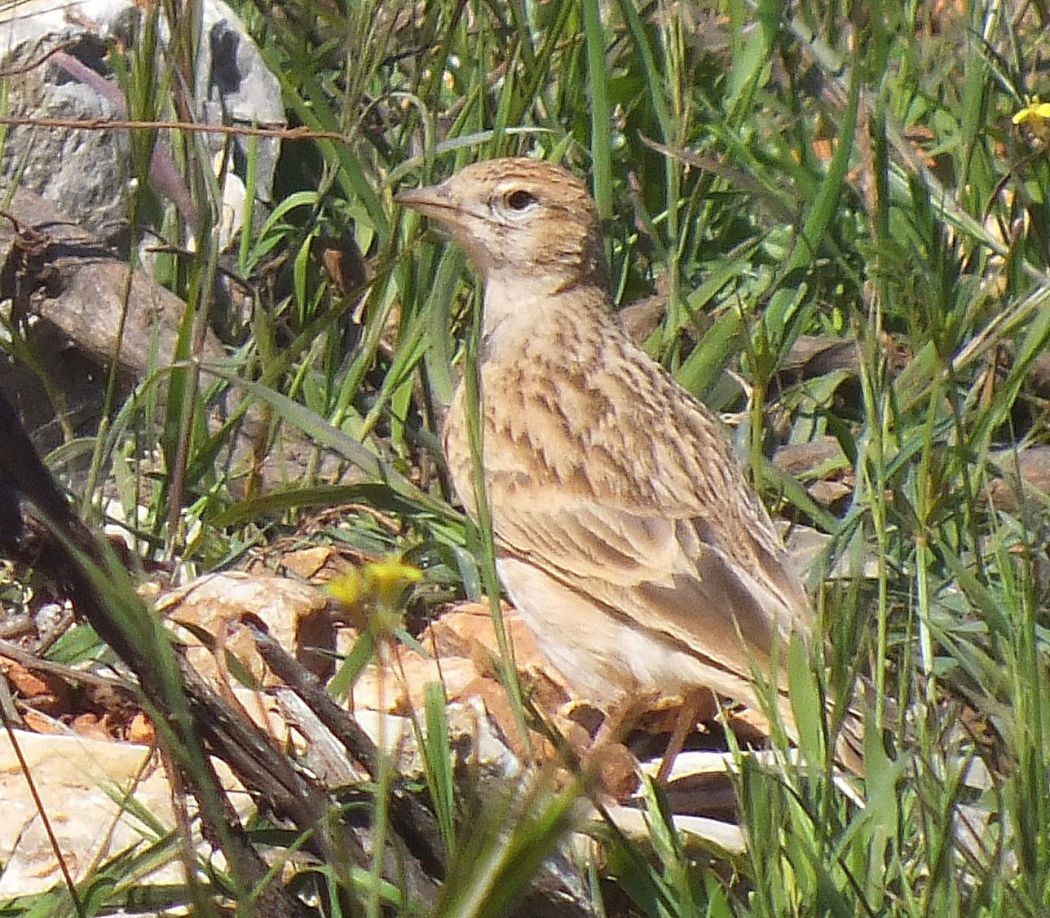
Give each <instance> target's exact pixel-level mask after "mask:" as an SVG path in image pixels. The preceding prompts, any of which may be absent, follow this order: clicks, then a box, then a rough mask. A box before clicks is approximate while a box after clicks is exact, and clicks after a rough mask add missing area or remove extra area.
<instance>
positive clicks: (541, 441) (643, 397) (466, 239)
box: [397, 159, 813, 734]
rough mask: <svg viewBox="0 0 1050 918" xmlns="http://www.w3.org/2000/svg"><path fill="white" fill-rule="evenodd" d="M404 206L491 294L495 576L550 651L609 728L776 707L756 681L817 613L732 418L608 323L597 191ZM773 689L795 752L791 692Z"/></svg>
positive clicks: (481, 172)
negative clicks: (751, 473)
mask: <svg viewBox="0 0 1050 918" xmlns="http://www.w3.org/2000/svg"><path fill="white" fill-rule="evenodd" d="M397 200H398V201H399V202H400V203H401V204H403V205H404V206H406V207H411V208H414V209H415V210H418V211H420V212H421V213H423V214H425V215H426V216H428V217H432V218H434V219H436V220H438V221H439V222H440V223H442V224H443V225H444V226H445V228H446V229H447V230H448V231H449V233H450V234H451V235H452V237H453V239H455V241H456V242H458V243H459V244H460V245H461V246H462V247H463V248H464V249H465V250H466V252H467V254H468V255H469V256H470V259H471V261H472V262H473V263H474V265H475V267H476V268H477V269H478V271H479V272H480V273H481V275H482V278H483V280H484V283H485V303H484V311H485V313H484V324H483V346H482V355H481V361H480V375H481V388H482V396H483V408H482V419H483V434H482V435H483V443H484V446H483V450H484V451H483V465H484V469H485V476H486V481H485V483H486V487H487V491H488V500H489V503H490V506H491V510H492V518H493V528H494V531H495V536H496V540H497V545H498V548H499V551H500V559H499V562H498V565H499V572H500V576H501V578H502V580H503V583H504V586H505V587H506V589H507V592H508V594H509V595H510V598H511V599H512V601H513V602H514V604H515V605H516V606H517V607H518V609H519V611H520V612H521V614H522V615H523V617H524V618H525V620H526V621H527V622H528V623H529V625H530V626H531V628H532V630H533V631H534V632H535V633H536V637H537V639H538V641H539V643H540V645H541V646H542V647H543V649H544V651H545V652H546V653H547V654H548V655H549V657H550V658H551V660H552V662H553V663H554V664H555V665H556V666H557V667H558V669H559V670H561V673H562V675H563V676H565V677H566V678H567V679H568V680H569V682H570V683H572V684H573V685H575V686H576V687H577V688H578V690H579V691H580V693H581V694H582V695H583V696H584V697H586V698H587V699H588V700H590V701H592V702H594V703H595V704H597V705H599V706H600V707H603V708H605V709H606V710H607V711H609V710H612V709H614V708H615V707H616V706H618V705H623V704H624V703H625V702H628V701H629V700H630V699H631V698H632V697H637V696H642V695H650V694H652V693H654V692H658V693H660V694H663V695H669V696H670V695H683V696H684V695H687V694H689V693H690V692H692V691H695V690H696V689H699V688H702V687H706V688H709V689H712V690H714V691H716V692H718V693H719V694H721V695H724V696H727V697H730V698H733V699H736V700H739V701H743V702H745V703H747V704H749V705H750V706H752V707H756V708H761V706H760V704H759V702H758V698H757V697H756V691H755V688H754V684H753V680H752V673H753V671H756V670H757V671H758V672H760V673H764V674H770V673H771V672H772V670H773V669H775V668H776V667H773V666H772V665H771V659H770V658H771V653H772V652H773V650H774V648H777V647H779V648H780V649H781V650H782V651H786V647H787V645H788V641H789V640H790V638H791V636H792V635H796V636H798V637H800V638H801V639H803V640H805V641H808V640H810V638H811V630H812V625H813V613H812V607H811V606H810V603H809V600H808V598H807V597H806V594H805V591H804V590H803V588H802V585H801V583H800V582H799V579H798V575H797V574H796V572H795V570H794V568H793V565H792V563H791V561H790V560H789V559H788V556H787V554H786V552H785V549H784V546H783V544H782V542H781V540H780V537H779V536H778V535H777V533H776V531H775V530H774V528H773V525H772V523H771V522H770V519H769V516H768V514H767V513H766V510H765V508H764V507H763V506H762V503H761V502H760V501H759V499H758V497H757V495H756V494H755V492H754V490H753V489H752V488H751V487H750V485H749V484H748V482H747V481H746V479H745V477H744V475H743V473H742V471H741V469H740V467H739V465H738V464H737V462H736V460H735V459H734V457H733V456H732V455H731V453H730V451H729V448H728V446H727V443H726V440H725V436H724V433H723V431H722V429H721V426H720V424H719V422H718V421H717V419H715V417H714V416H713V415H712V414H711V412H710V411H709V410H708V409H707V408H706V407H705V406H704V405H702V404H701V403H700V402H699V401H697V400H696V399H694V398H693V397H692V396H690V395H689V394H688V393H687V392H686V391H685V390H684V389H682V388H681V387H680V386H679V385H678V384H677V383H676V382H675V381H674V379H672V377H671V376H669V375H668V374H667V373H666V372H665V371H664V369H663V368H662V367H660V366H659V365H658V364H657V363H655V362H654V361H653V360H651V359H650V358H649V357H648V356H647V355H646V354H645V353H644V352H643V351H642V350H641V349H640V348H639V347H637V346H636V345H635V344H634V343H633V342H632V341H630V340H629V339H628V337H627V336H626V335H625V334H624V332H623V331H622V330H621V328H620V326H619V325H618V323H617V322H616V321H615V319H614V318H613V316H612V315H611V313H610V307H611V294H610V290H609V282H608V271H607V268H606V264H605V257H604V251H603V246H602V237H601V231H600V224H599V219H598V214H597V211H596V209H595V206H594V203H593V201H592V199H591V197H590V195H589V194H588V193H587V190H586V189H585V187H584V186H583V184H582V183H581V182H580V181H579V180H578V179H577V178H575V177H574V176H573V175H572V174H571V173H569V172H568V171H566V170H565V169H563V168H561V167H559V166H555V165H551V164H549V163H542V162H536V161H533V160H529V159H500V160H493V161H489V162H482V163H478V164H476V165H472V166H467V167H466V168H464V169H462V170H461V171H460V172H458V173H457V174H456V175H454V176H453V177H452V178H451V179H449V180H448V181H446V182H444V183H443V184H441V185H437V186H434V187H431V188H422V189H419V190H417V191H409V192H404V193H402V194H400V195H398V198H397ZM464 399H465V392H464V386H463V385H462V384H461V385H460V387H459V389H458V390H457V391H456V393H455V396H454V398H453V401H452V406H451V408H450V410H449V414H448V418H447V420H446V422H445V431H444V442H445V451H446V455H447V458H448V464H449V470H450V472H451V475H452V480H453V483H454V485H455V487H456V490H457V492H458V494H459V497H460V499H461V500H462V501H463V503H464V504H465V505H466V508H467V510H468V512H470V513H473V512H474V509H475V504H476V501H475V491H474V484H473V480H472V473H471V469H472V465H471V457H470V446H469V439H468V434H467V427H466V415H465V406H464ZM782 656H783V654H782ZM778 669H779V670H781V671H782V669H783V667H782V666H781V667H779V668H778ZM777 684H778V686H779V688H780V689H781V692H780V703H779V704H778V707H779V709H780V712H781V715H782V716H783V718H784V720H785V723H786V726H787V727H788V729H789V731H790V732H791V733H792V734H793V733H794V725H793V719H792V715H791V710H790V705H789V704H788V703H787V700H786V693H785V691H784V688H785V680H784V678H783V676H782V674H781V675H779V676H778V677H777Z"/></svg>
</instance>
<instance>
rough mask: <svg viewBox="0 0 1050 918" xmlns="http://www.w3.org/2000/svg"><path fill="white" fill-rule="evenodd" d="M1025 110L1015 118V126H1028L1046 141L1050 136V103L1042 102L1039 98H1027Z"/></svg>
mask: <svg viewBox="0 0 1050 918" xmlns="http://www.w3.org/2000/svg"><path fill="white" fill-rule="evenodd" d="M1024 102H1025V104H1024V108H1022V109H1021V110H1020V111H1018V112H1016V113H1015V114H1014V116H1013V119H1012V120H1013V123H1014V124H1026V125H1027V126H1028V127H1029V129H1030V130H1031V131H1032V132H1033V133H1034V134H1035V135H1036V136H1037V137H1039V138H1040V139H1044V140H1045V139H1046V135H1048V134H1050V126H1048V124H1047V122H1048V121H1050V102H1040V101H1039V96H1025V97H1024Z"/></svg>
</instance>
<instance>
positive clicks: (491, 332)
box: [482, 270, 566, 358]
mask: <svg viewBox="0 0 1050 918" xmlns="http://www.w3.org/2000/svg"><path fill="white" fill-rule="evenodd" d="M564 284H565V279H564V278H562V277H560V276H559V275H557V274H550V273H545V272H542V271H537V272H536V273H535V274H524V273H522V272H521V271H502V272H501V271H499V270H494V271H489V273H488V277H487V278H486V281H485V306H484V320H483V322H482V335H483V337H484V341H485V353H486V356H487V357H489V358H492V357H497V358H498V357H499V356H501V355H505V354H507V353H514V352H517V351H519V350H520V349H521V348H522V347H523V346H524V345H525V344H526V343H527V342H528V341H529V340H531V339H533V338H535V337H536V335H537V334H538V333H540V332H542V330H543V328H544V326H545V325H546V324H547V323H548V322H549V321H550V311H551V308H552V305H553V304H552V300H553V299H555V298H557V297H559V296H565V295H566V294H565V293H563V292H560V291H562V289H563V287H564Z"/></svg>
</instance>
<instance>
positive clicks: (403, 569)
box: [328, 558, 423, 634]
mask: <svg viewBox="0 0 1050 918" xmlns="http://www.w3.org/2000/svg"><path fill="white" fill-rule="evenodd" d="M422 579H423V572H422V571H421V570H420V569H419V568H418V567H413V566H412V565H411V564H405V563H404V562H403V561H401V560H400V559H399V558H385V559H384V560H382V561H372V562H369V563H368V564H365V565H362V566H361V567H358V568H354V570H352V571H350V572H349V573H347V574H344V575H343V576H342V577H337V578H336V579H335V580H333V581H332V582H331V583H329V584H328V595H329V596H331V597H332V598H333V599H334V600H335V601H336V602H337V603H339V604H340V605H341V606H343V608H344V609H345V610H346V611H347V612H349V613H350V616H351V618H352V619H357V620H358V621H360V620H361V619H364V620H365V622H366V623H367V626H368V627H369V629H370V630H371V631H372V632H373V633H374V634H393V632H394V631H395V630H396V629H397V627H398V626H399V625H400V624H401V613H402V611H403V610H404V602H405V594H406V593H407V592H408V589H409V587H411V586H413V585H414V584H417V583H419V582H420V581H421V580H422Z"/></svg>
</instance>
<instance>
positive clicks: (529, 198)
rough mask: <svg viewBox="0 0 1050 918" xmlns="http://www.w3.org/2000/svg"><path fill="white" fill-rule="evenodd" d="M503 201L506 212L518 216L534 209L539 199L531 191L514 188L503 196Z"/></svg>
mask: <svg viewBox="0 0 1050 918" xmlns="http://www.w3.org/2000/svg"><path fill="white" fill-rule="evenodd" d="M503 201H504V203H505V204H506V205H507V209H508V210H511V211H513V212H514V213H518V214H520V213H524V212H525V211H527V210H529V209H530V208H532V207H534V206H535V205H536V204H538V203H539V201H540V199H539V198H537V197H536V195H534V194H533V193H532V192H531V191H526V190H525V189H524V188H515V189H514V190H513V191H508V192H507V194H506V195H504V198H503Z"/></svg>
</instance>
